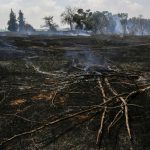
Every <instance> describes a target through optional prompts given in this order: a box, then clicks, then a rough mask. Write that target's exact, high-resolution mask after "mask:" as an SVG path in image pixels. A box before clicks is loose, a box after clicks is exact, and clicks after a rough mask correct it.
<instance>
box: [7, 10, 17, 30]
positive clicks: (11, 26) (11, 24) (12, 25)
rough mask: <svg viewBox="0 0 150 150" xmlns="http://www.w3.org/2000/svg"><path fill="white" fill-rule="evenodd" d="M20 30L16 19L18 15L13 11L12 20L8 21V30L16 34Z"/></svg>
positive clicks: (11, 13)
mask: <svg viewBox="0 0 150 150" xmlns="http://www.w3.org/2000/svg"><path fill="white" fill-rule="evenodd" d="M17 29H18V24H17V19H16V15H15V13H14V12H13V10H12V9H11V12H10V19H9V21H8V30H9V31H12V32H16V31H17Z"/></svg>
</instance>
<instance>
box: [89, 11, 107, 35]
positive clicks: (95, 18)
mask: <svg viewBox="0 0 150 150" xmlns="http://www.w3.org/2000/svg"><path fill="white" fill-rule="evenodd" d="M91 23H92V30H93V32H95V33H96V32H100V33H101V34H103V33H104V28H106V27H107V26H108V24H109V20H108V18H107V16H106V15H105V12H99V11H96V12H94V13H93V14H92V17H91Z"/></svg>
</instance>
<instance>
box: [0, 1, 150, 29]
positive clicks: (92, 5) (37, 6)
mask: <svg viewBox="0 0 150 150" xmlns="http://www.w3.org/2000/svg"><path fill="white" fill-rule="evenodd" d="M66 6H72V7H80V8H83V9H91V10H92V11H95V10H98V11H104V10H106V11H111V12H112V13H119V12H128V13H129V16H130V17H131V16H138V15H139V14H143V16H144V17H147V18H150V9H149V7H150V0H0V29H5V28H6V27H7V21H8V19H9V13H10V9H11V8H12V9H13V10H14V12H15V13H16V15H17V16H18V11H19V10H20V9H21V10H22V11H23V13H24V16H25V18H26V22H27V23H30V24H31V25H33V26H34V27H35V28H40V26H41V25H43V24H44V22H43V20H42V18H43V17H44V16H50V15H52V16H54V20H55V22H56V23H58V24H59V25H60V14H61V12H63V10H64V9H65V7H66Z"/></svg>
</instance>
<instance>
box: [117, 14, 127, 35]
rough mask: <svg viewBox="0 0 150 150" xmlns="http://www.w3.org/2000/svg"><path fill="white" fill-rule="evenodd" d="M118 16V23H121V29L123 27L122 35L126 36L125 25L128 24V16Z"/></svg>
mask: <svg viewBox="0 0 150 150" xmlns="http://www.w3.org/2000/svg"><path fill="white" fill-rule="evenodd" d="M118 16H119V18H120V22H121V24H122V27H123V35H126V32H127V24H128V14H127V13H121V14H118Z"/></svg>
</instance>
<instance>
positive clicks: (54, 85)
mask: <svg viewBox="0 0 150 150" xmlns="http://www.w3.org/2000/svg"><path fill="white" fill-rule="evenodd" d="M89 50H90V53H92V54H93V55H94V56H95V58H94V59H96V60H97V59H98V63H99V64H100V65H104V64H105V62H107V63H110V64H111V65H112V66H114V67H115V66H117V67H118V68H121V70H122V72H123V73H130V74H134V75H137V76H139V77H141V78H142V79H144V80H143V82H145V83H144V84H149V81H150V37H130V36H129V37H124V38H121V37H118V36H91V37H80V36H77V37H73V36H72V37H68V36H59V37H57V36H53V37H47V36H29V37H0V149H4V150H37V149H40V150H95V149H102V150H129V149H134V150H149V149H150V117H149V116H150V98H149V92H148V93H142V94H140V95H138V96H136V98H133V100H132V103H135V104H136V105H138V106H141V107H131V106H129V108H130V110H129V116H130V125H131V131H132V135H133V139H132V140H129V138H128V134H127V131H126V127H125V123H124V121H123V119H122V120H121V121H120V122H119V123H118V124H117V125H116V126H115V127H114V128H113V130H112V131H111V132H110V133H109V134H108V133H107V129H104V133H106V134H104V135H103V138H102V141H101V146H99V145H96V136H97V131H98V129H99V125H100V121H99V118H100V113H99V112H96V111H93V112H89V113H86V114H82V115H79V116H76V117H74V118H71V119H68V120H64V121H63V122H59V123H57V124H54V125H51V126H46V127H45V128H44V129H42V130H40V131H37V132H34V133H30V134H27V135H23V136H19V137H16V138H14V139H12V140H8V139H10V138H11V137H14V136H15V135H18V134H21V133H24V132H28V131H31V130H34V129H36V128H38V127H40V126H42V125H44V124H46V123H48V122H51V121H54V120H56V119H58V118H61V117H63V116H66V115H67V114H69V113H70V112H71V113H75V112H78V111H81V110H84V109H86V108H89V107H90V106H93V105H98V104H99V103H100V102H102V99H101V98H100V96H101V95H100V94H98V93H99V92H98V88H97V86H96V81H95V80H93V78H94V77H93V76H92V77H89V79H86V80H83V78H82V77H81V78H75V75H77V76H78V75H80V74H82V73H83V72H80V73H79V70H76V69H75V68H72V66H71V64H72V58H73V57H75V59H76V58H77V57H78V59H80V60H81V62H84V63H86V62H87V61H88V60H87V58H86V57H88V56H87V55H89V54H88V52H89ZM90 61H91V60H90ZM76 79H78V80H76ZM118 80H119V78H117V79H116V78H114V79H112V83H113V82H115V81H118ZM125 80H126V79H125ZM68 84H69V85H68ZM113 84H114V87H115V88H116V90H117V91H119V93H124V92H127V91H132V90H133V89H131V88H130V87H129V86H126V87H124V86H122V87H120V86H119V87H118V85H117V84H115V83H113ZM66 85H68V86H66ZM58 89H60V90H59V92H58V93H55V91H57V90H58ZM55 94H56V96H55ZM53 97H55V99H54V100H53ZM116 111H117V110H114V111H112V112H111V114H110V115H109V116H108V117H107V119H108V120H109V119H110V120H111V119H112V117H113V116H114V114H115V113H116ZM7 140H8V141H7ZM5 141H7V142H5Z"/></svg>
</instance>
